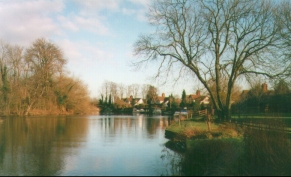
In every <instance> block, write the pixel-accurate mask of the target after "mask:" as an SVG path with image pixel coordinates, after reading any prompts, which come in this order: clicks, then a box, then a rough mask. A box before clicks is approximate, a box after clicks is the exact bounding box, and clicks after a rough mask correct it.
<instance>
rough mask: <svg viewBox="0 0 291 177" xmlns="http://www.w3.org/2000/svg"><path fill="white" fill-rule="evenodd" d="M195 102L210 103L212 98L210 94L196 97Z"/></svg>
mask: <svg viewBox="0 0 291 177" xmlns="http://www.w3.org/2000/svg"><path fill="white" fill-rule="evenodd" d="M194 102H196V103H199V104H202V103H203V104H204V105H206V104H209V103H210V100H209V96H200V97H198V98H195V100H194Z"/></svg>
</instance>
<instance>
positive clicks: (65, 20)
mask: <svg viewBox="0 0 291 177" xmlns="http://www.w3.org/2000/svg"><path fill="white" fill-rule="evenodd" d="M150 3H151V1H150V0H0V16H1V17H2V18H1V21H0V29H1V32H0V40H1V41H2V42H5V43H9V44H12V45H15V44H17V45H20V46H23V47H25V48H26V47H29V46H31V45H32V43H33V42H34V41H35V40H36V39H37V38H45V39H47V40H50V41H51V42H53V43H54V44H56V45H57V46H58V47H59V48H61V50H62V51H63V53H64V57H65V59H66V60H67V62H68V63H67V65H66V69H67V70H68V71H69V72H70V75H71V76H74V77H77V78H79V79H80V80H82V81H83V82H84V84H86V85H87V88H88V91H89V93H90V96H91V97H92V98H94V97H95V98H98V97H99V96H100V89H101V87H102V84H103V83H104V82H105V81H110V82H115V83H117V84H121V83H122V84H124V85H130V84H141V85H142V84H151V85H154V86H156V87H157V88H158V89H159V94H161V93H165V94H166V96H167V95H170V94H171V93H173V95H181V94H182V91H183V89H185V91H186V93H187V94H190V93H195V89H197V88H198V86H197V85H196V84H194V82H189V80H187V81H185V80H182V81H180V82H178V83H177V84H175V85H173V82H172V81H171V80H169V81H167V84H166V85H161V84H159V83H158V82H157V81H154V80H152V79H149V78H151V77H152V76H154V74H155V72H156V70H155V69H154V68H155V66H148V67H147V68H145V69H142V70H138V71H135V70H134V68H133V67H131V66H130V63H131V62H132V61H134V60H136V59H137V56H134V55H133V45H134V42H135V41H136V40H137V39H138V36H139V35H141V34H149V33H151V32H152V31H153V30H154V28H153V27H152V26H150V25H149V23H148V21H147V18H146V15H145V12H146V10H147V7H148V5H150ZM153 65H154V64H153Z"/></svg>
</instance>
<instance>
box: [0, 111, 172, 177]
mask: <svg viewBox="0 0 291 177" xmlns="http://www.w3.org/2000/svg"><path fill="white" fill-rule="evenodd" d="M170 122H171V119H170V118H169V117H167V116H146V115H136V116H131V115H129V116H126V115H123V116H121V115H119V116H116V115H110V116H108V115H94V116H67V117H7V118H4V119H2V120H0V175H1V176H4V175H5V176H6V175H16V176H28V175H33V176H44V175H45V176H48V175H49V176H64V175H66V176H75V175H77V176H79V175H87V176H93V175H94V176H101V175H102V176H117V175H120V176H157V175H171V174H173V173H175V172H174V171H173V169H172V166H171V165H170V163H171V160H172V159H171V158H162V157H165V155H166V154H167V155H166V156H169V154H170V156H171V155H175V153H174V152H173V151H171V150H168V149H166V148H165V146H164V143H165V142H167V139H166V138H165V137H164V134H165V128H166V127H167V126H169V124H170Z"/></svg>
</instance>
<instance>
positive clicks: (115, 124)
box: [100, 115, 170, 137]
mask: <svg viewBox="0 0 291 177" xmlns="http://www.w3.org/2000/svg"><path fill="white" fill-rule="evenodd" d="M169 121H170V119H169V118H168V117H160V118H155V117H147V116H146V115H140V116H128V117H126V116H122V117H121V116H104V117H102V118H101V119H100V122H101V123H100V128H101V129H102V132H103V133H104V136H105V137H109V136H112V135H117V134H122V133H126V134H132V133H133V131H136V130H137V129H138V128H139V130H140V131H142V129H143V128H145V129H146V131H147V133H148V135H154V134H156V131H157V129H162V130H164V129H165V128H166V127H167V126H168V125H169Z"/></svg>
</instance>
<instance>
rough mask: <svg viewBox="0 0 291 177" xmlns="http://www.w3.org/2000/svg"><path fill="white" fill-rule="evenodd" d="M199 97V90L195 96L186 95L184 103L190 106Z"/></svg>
mask: <svg viewBox="0 0 291 177" xmlns="http://www.w3.org/2000/svg"><path fill="white" fill-rule="evenodd" d="M200 96H201V95H200V90H197V91H196V94H190V95H186V102H187V103H189V104H191V103H193V102H194V101H195V99H196V98H199V97H200Z"/></svg>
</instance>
